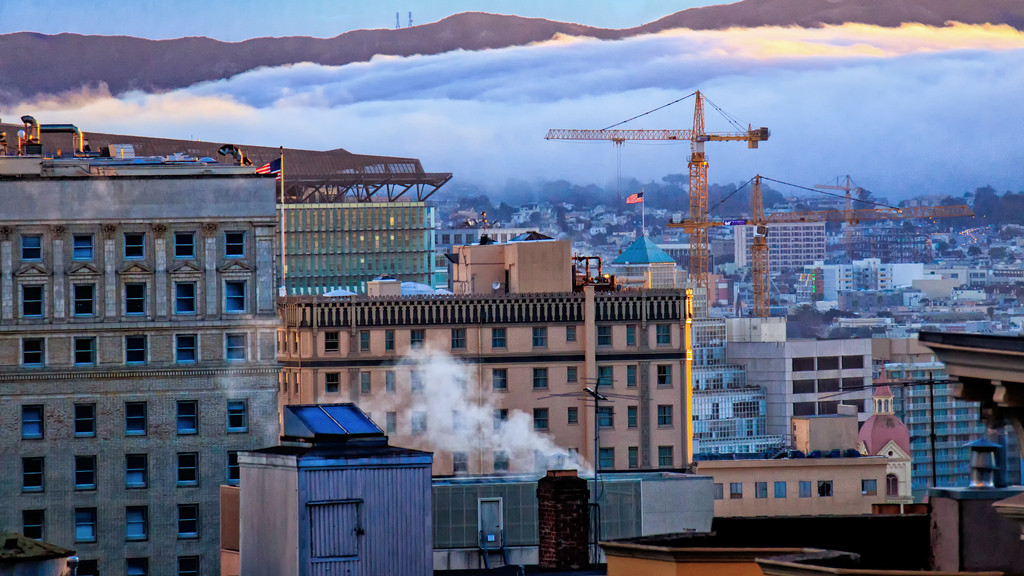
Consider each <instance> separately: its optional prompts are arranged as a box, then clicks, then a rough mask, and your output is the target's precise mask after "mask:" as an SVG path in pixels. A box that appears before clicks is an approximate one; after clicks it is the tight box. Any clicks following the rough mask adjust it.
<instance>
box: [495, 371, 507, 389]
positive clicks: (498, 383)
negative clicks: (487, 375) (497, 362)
mask: <svg viewBox="0 0 1024 576" xmlns="http://www.w3.org/2000/svg"><path fill="white" fill-rule="evenodd" d="M491 388H493V389H494V390H508V369H507V368H492V369H491Z"/></svg>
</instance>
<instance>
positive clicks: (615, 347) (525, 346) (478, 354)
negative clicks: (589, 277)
mask: <svg viewBox="0 0 1024 576" xmlns="http://www.w3.org/2000/svg"><path fill="white" fill-rule="evenodd" d="M513 284H514V283H513ZM685 299H686V295H685V293H684V292H683V291H681V290H635V291H622V292H595V291H594V289H593V287H587V288H586V289H584V291H581V292H564V293H511V294H465V295H454V296H441V297H438V296H416V297H390V298H388V297H379V298H368V297H364V296H353V297H350V298H318V297H289V298H287V299H282V300H281V301H280V312H281V315H282V319H283V327H282V329H281V332H280V335H279V339H278V357H279V359H280V360H281V362H282V364H283V367H282V373H281V375H280V379H281V380H280V386H281V394H280V396H279V398H280V402H281V403H282V405H284V404H310V403H331V402H345V401H351V402H356V403H357V404H359V406H360V407H361V408H362V409H363V410H364V411H365V412H367V413H368V414H369V415H370V416H371V417H372V418H373V419H374V421H376V422H377V423H378V424H380V425H381V427H382V428H385V430H386V432H387V434H388V435H389V437H391V442H392V443H393V444H397V445H401V446H408V447H411V448H417V449H424V450H431V451H433V452H434V474H463V473H465V474H490V473H494V472H498V473H503V472H516V471H520V472H522V471H533V470H535V469H543V468H544V467H545V464H546V462H545V461H544V458H547V457H548V456H550V454H544V453H541V452H543V451H544V450H555V449H558V450H561V451H565V452H567V453H568V456H569V457H570V458H572V457H575V455H576V454H578V455H579V456H580V457H581V458H582V459H583V460H585V461H586V462H589V463H596V464H597V466H598V467H599V468H601V469H624V470H625V469H648V470H649V469H656V468H681V467H684V466H686V465H687V464H688V460H687V459H686V458H685V457H684V443H685V442H686V432H687V431H686V427H685V424H686V423H687V422H688V414H687V413H686V410H685V409H684V406H685V403H686V386H685V374H684V371H685V359H686V354H685V345H684V338H683V336H684V330H685V323H684V308H685V301H686V300H685ZM431 350H432V351H434V353H435V355H434V356H431V358H433V359H434V360H436V359H437V355H440V356H442V357H443V358H450V359H454V362H455V363H457V364H454V365H455V366H457V367H458V368H457V369H450V368H451V365H449V364H448V363H447V361H444V362H442V365H441V366H440V367H438V366H437V365H435V364H431V363H430V362H424V358H425V356H424V355H425V354H426V353H427V352H426V351H431ZM452 382H455V383H456V384H457V385H458V386H457V387H458V388H459V390H458V391H457V392H453V390H452V388H453V387H452V386H451V383H452ZM585 388H591V389H592V390H594V391H597V392H599V393H601V394H602V395H603V396H604V397H605V398H606V400H601V401H600V402H598V405H597V406H595V405H594V402H593V400H592V396H590V395H588V394H587V393H586V391H585ZM481 411H485V412H486V413H485V414H483V415H482V417H480V416H481V414H480V413H481ZM595 414H596V415H597V416H596V419H597V420H598V423H599V426H598V430H597V432H598V436H599V438H597V441H596V442H595V429H594V421H595ZM492 416H493V420H492ZM518 425H523V426H522V432H523V434H521V435H519V436H529V435H530V434H534V433H535V434H536V435H537V436H540V437H545V438H548V439H550V440H551V441H552V444H550V445H547V444H544V443H543V442H539V441H538V444H537V448H536V450H534V449H527V448H523V449H522V450H519V451H518V452H517V451H515V450H513V448H512V447H511V446H505V445H503V443H502V442H503V440H502V436H501V434H502V433H503V432H507V431H508V430H509V429H510V428H509V427H513V428H514V427H515V426H518ZM453 437H454V440H453V441H449V440H452V438H453ZM460 438H463V439H468V440H466V441H464V442H460V441H459V439H460ZM507 440H509V441H510V442H511V441H514V440H515V441H518V440H517V439H516V438H507ZM595 448H596V449H595ZM548 463H550V462H548Z"/></svg>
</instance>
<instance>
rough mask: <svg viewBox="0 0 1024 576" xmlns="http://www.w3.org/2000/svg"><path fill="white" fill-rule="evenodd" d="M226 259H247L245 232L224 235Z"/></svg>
mask: <svg viewBox="0 0 1024 576" xmlns="http://www.w3.org/2000/svg"><path fill="white" fill-rule="evenodd" d="M224 257H225V258H244V257H245V232H244V231H243V232H225V233H224Z"/></svg>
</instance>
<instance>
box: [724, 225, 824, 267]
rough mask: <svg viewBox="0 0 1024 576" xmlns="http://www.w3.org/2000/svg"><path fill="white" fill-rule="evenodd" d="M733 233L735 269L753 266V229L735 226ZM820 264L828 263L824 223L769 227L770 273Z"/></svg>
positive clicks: (751, 227)
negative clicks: (751, 247)
mask: <svg viewBox="0 0 1024 576" xmlns="http://www.w3.org/2000/svg"><path fill="white" fill-rule="evenodd" d="M733 230H734V236H733V239H734V242H735V256H736V265H737V266H746V265H748V264H749V263H750V246H751V244H752V243H753V242H754V227H753V226H735V227H734V228H733ZM818 260H822V261H823V260H825V223H824V222H801V223H796V224H769V225H768V267H769V269H771V270H781V269H785V268H800V267H802V266H806V265H807V264H813V263H814V262H816V261H818Z"/></svg>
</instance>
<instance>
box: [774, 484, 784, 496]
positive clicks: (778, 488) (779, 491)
mask: <svg viewBox="0 0 1024 576" xmlns="http://www.w3.org/2000/svg"><path fill="white" fill-rule="evenodd" d="M775 497H776V498H785V497H786V483H785V482H776V483H775Z"/></svg>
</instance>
